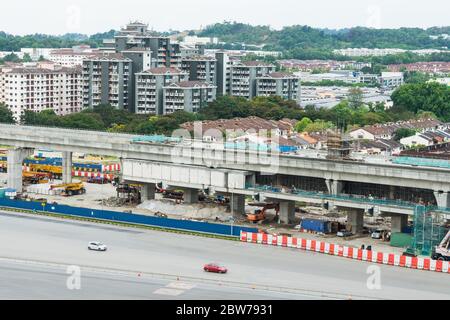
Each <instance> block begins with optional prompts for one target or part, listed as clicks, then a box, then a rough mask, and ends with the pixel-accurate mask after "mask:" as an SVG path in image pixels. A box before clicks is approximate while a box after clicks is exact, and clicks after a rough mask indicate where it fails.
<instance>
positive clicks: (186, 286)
mask: <svg viewBox="0 0 450 320" xmlns="http://www.w3.org/2000/svg"><path fill="white" fill-rule="evenodd" d="M195 287H196V285H195V284H190V283H184V282H172V283H169V284H168V285H167V286H166V288H171V289H179V290H192V289H194V288H195Z"/></svg>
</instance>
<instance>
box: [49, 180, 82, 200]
mask: <svg viewBox="0 0 450 320" xmlns="http://www.w3.org/2000/svg"><path fill="white" fill-rule="evenodd" d="M50 189H51V190H57V189H63V193H64V195H65V196H69V197H70V196H74V195H79V194H85V193H86V189H85V188H84V184H83V183H82V182H76V183H63V184H55V185H52V186H50Z"/></svg>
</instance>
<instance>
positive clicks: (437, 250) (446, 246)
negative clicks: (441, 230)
mask: <svg viewBox="0 0 450 320" xmlns="http://www.w3.org/2000/svg"><path fill="white" fill-rule="evenodd" d="M431 258H432V259H433V260H440V261H450V230H449V231H448V233H447V235H446V236H445V237H444V239H442V242H441V244H440V245H439V246H436V247H434V248H433V254H432V255H431Z"/></svg>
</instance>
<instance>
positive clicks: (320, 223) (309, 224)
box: [301, 219, 330, 233]
mask: <svg viewBox="0 0 450 320" xmlns="http://www.w3.org/2000/svg"><path fill="white" fill-rule="evenodd" d="M301 226H302V229H305V230H308V231H314V232H320V233H330V222H329V221H324V220H316V219H303V220H302V224H301Z"/></svg>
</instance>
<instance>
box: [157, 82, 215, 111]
mask: <svg viewBox="0 0 450 320" xmlns="http://www.w3.org/2000/svg"><path fill="white" fill-rule="evenodd" d="M216 90H217V87H216V86H214V85H212V84H209V83H207V82H202V81H182V82H176V83H172V84H169V85H168V86H165V87H164V102H163V105H164V111H163V112H164V114H170V113H174V112H176V111H180V110H184V111H187V112H197V111H198V110H199V109H200V108H201V107H203V106H205V105H206V104H207V103H210V102H212V101H214V100H215V99H216Z"/></svg>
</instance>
